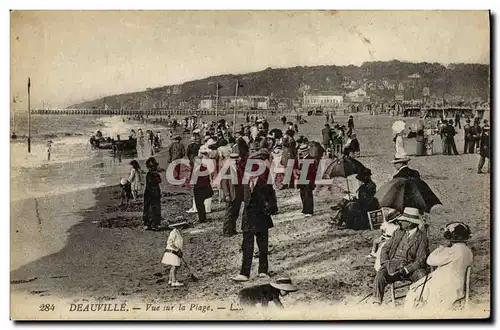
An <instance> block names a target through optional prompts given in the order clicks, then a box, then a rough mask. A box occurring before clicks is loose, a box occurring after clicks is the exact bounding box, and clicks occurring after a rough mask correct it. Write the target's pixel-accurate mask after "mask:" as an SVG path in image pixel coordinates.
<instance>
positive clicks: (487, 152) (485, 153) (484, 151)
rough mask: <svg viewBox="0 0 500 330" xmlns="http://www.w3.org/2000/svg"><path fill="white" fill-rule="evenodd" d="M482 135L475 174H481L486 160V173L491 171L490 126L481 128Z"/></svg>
mask: <svg viewBox="0 0 500 330" xmlns="http://www.w3.org/2000/svg"><path fill="white" fill-rule="evenodd" d="M482 131H483V133H482V134H481V138H480V140H479V156H480V157H481V158H479V163H478V164H477V173H478V174H480V173H482V171H481V170H482V169H483V166H484V162H485V161H486V158H488V173H490V171H491V149H490V126H489V125H488V124H486V125H484V126H483V129H482Z"/></svg>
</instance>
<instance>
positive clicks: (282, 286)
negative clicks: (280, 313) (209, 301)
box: [238, 277, 298, 308]
mask: <svg viewBox="0 0 500 330" xmlns="http://www.w3.org/2000/svg"><path fill="white" fill-rule="evenodd" d="M297 290H298V288H297V287H296V286H295V285H293V284H292V280H291V279H290V278H289V277H280V278H278V279H277V280H276V281H273V282H271V283H269V284H262V285H256V286H251V287H248V288H244V289H242V290H241V291H240V292H239V293H238V298H239V300H240V304H241V305H242V306H255V305H257V304H261V306H262V307H267V306H268V304H269V302H273V303H274V304H275V305H276V306H277V307H279V308H284V307H283V304H282V303H281V300H280V298H279V297H280V296H282V297H283V296H286V295H287V294H288V293H289V292H295V291H297Z"/></svg>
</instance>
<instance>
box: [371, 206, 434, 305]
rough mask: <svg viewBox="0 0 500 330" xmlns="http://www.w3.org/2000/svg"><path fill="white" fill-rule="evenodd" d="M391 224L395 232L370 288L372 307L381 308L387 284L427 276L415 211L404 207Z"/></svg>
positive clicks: (426, 247) (424, 242)
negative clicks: (395, 228) (378, 305)
mask: <svg viewBox="0 0 500 330" xmlns="http://www.w3.org/2000/svg"><path fill="white" fill-rule="evenodd" d="M395 221H397V222H398V223H399V226H400V228H399V229H397V230H396V231H395V232H394V233H393V234H392V237H391V238H390V239H389V240H388V241H387V243H386V244H385V245H384V246H383V247H382V250H381V252H380V264H381V268H380V270H379V271H377V275H376V276H375V281H374V285H373V298H374V301H373V303H376V304H382V301H383V299H384V290H385V287H386V286H387V284H391V283H394V282H397V281H403V280H406V281H412V282H415V281H418V280H419V279H420V278H422V277H424V276H425V275H426V274H427V270H426V263H425V261H426V259H427V256H428V255H429V241H428V239H427V235H426V234H425V233H424V232H422V231H420V229H419V228H418V227H419V225H422V224H423V221H422V219H421V217H420V212H419V210H418V209H416V208H413V207H405V209H404V211H403V214H402V215H401V216H399V217H398V218H397V219H396V220H395Z"/></svg>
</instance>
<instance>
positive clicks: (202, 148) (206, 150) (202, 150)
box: [198, 145, 210, 154]
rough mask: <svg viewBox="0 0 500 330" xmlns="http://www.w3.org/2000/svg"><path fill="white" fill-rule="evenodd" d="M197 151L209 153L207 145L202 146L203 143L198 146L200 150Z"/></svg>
mask: <svg viewBox="0 0 500 330" xmlns="http://www.w3.org/2000/svg"><path fill="white" fill-rule="evenodd" d="M198 152H199V153H200V154H208V153H210V149H208V147H207V146H204V145H203V146H201V147H200V150H199V151H198Z"/></svg>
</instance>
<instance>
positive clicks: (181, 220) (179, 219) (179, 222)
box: [168, 215, 189, 229]
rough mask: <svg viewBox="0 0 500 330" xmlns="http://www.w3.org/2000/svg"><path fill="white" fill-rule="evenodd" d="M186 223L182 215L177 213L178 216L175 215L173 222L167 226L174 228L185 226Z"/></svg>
mask: <svg viewBox="0 0 500 330" xmlns="http://www.w3.org/2000/svg"><path fill="white" fill-rule="evenodd" d="M188 225H189V224H188V223H187V221H186V220H185V219H184V217H183V216H181V215H179V216H177V217H175V220H174V223H171V224H169V225H168V228H170V229H175V228H180V227H187V226H188Z"/></svg>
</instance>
